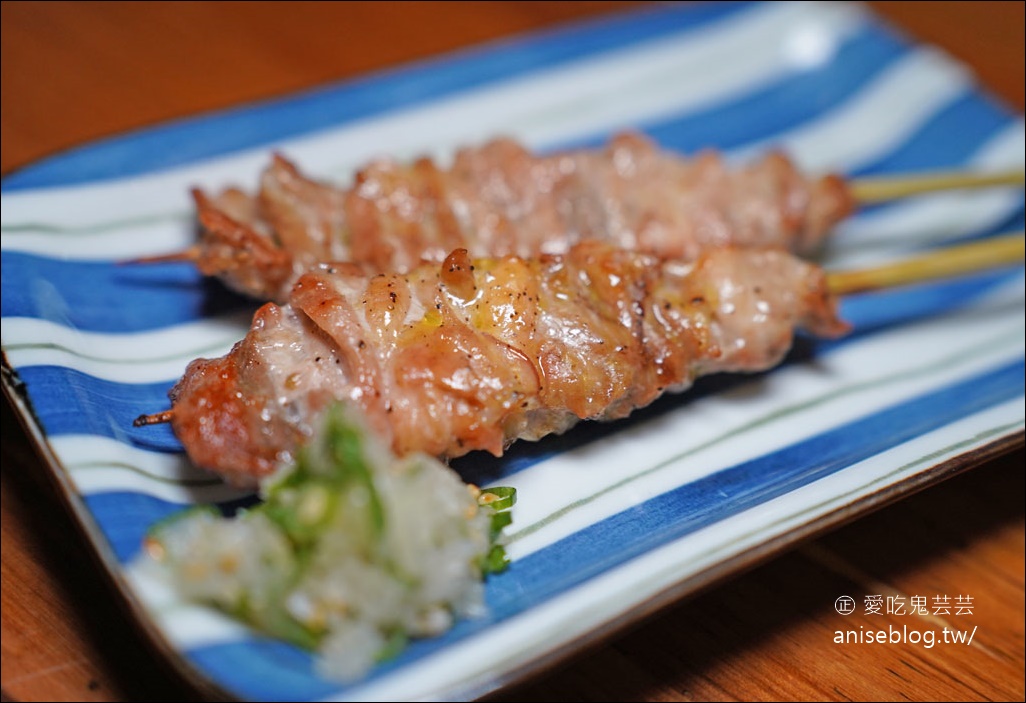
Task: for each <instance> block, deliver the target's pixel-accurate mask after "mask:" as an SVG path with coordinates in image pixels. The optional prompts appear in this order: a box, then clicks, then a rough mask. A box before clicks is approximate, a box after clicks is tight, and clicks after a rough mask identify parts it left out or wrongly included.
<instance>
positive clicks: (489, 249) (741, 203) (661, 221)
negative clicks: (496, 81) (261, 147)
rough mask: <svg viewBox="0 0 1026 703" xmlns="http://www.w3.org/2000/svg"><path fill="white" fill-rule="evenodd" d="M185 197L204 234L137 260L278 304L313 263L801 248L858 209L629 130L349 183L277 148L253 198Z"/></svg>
mask: <svg viewBox="0 0 1026 703" xmlns="http://www.w3.org/2000/svg"><path fill="white" fill-rule="evenodd" d="M193 195H194V198H195V200H196V206H197V211H198V215H199V222H200V230H201V235H200V241H199V243H198V244H197V245H196V246H195V247H193V248H192V249H191V250H189V251H187V252H185V253H183V254H179V255H172V256H170V257H154V258H151V259H148V260H149V261H156V260H168V259H175V258H179V259H181V258H185V259H192V260H194V261H195V262H196V264H197V266H198V267H199V269H200V270H201V271H202V272H203V273H204V274H206V275H211V276H219V277H220V278H221V279H222V280H224V281H225V282H226V283H227V284H228V285H229V286H230V287H232V288H234V289H236V290H238V291H240V292H243V293H247V294H249V295H251V296H254V297H256V298H260V299H263V300H276V301H279V302H284V301H286V300H287V299H288V294H289V291H290V290H291V287H292V285H293V284H294V283H295V281H296V280H297V279H298V277H299V276H300V275H302V273H303V272H305V271H307V270H308V269H310V268H312V267H313V266H315V265H317V264H318V263H323V262H348V263H350V264H354V265H356V266H357V267H360V269H361V270H363V271H365V272H367V273H378V272H382V271H399V272H405V271H409V270H410V269H412V268H413V267H415V266H417V265H418V264H419V263H420V262H421V261H422V260H428V261H434V262H438V263H440V262H441V261H442V260H443V259H444V258H445V256H446V255H447V254H448V253H449V252H450V251H452V250H453V249H456V248H465V249H467V250H468V251H469V252H470V255H471V256H472V257H478V256H506V255H511V254H513V255H518V256H523V257H532V256H537V255H539V254H558V253H565V252H567V251H568V250H569V249H570V248H571V247H572V246H573V245H574V244H575V243H577V242H579V241H582V240H584V239H598V240H601V241H604V242H607V243H609V244H611V245H613V246H616V247H621V248H625V249H633V250H637V251H641V252H644V253H648V254H654V255H656V256H659V257H663V258H672V259H679V260H683V261H693V260H695V259H696V258H698V256H699V255H700V254H701V253H702V252H704V251H705V250H707V249H709V248H712V247H722V246H730V245H733V246H755V247H766V246H771V247H783V248H786V249H790V250H791V251H794V252H797V253H808V252H809V251H810V250H812V249H814V248H815V247H816V245H817V244H818V243H819V242H820V240H821V239H822V238H823V236H824V235H825V234H826V232H827V231H829V230H830V228H832V227H833V225H834V224H836V223H837V222H838V221H839V220H841V219H843V218H844V217H846V216H847V215H848V214H850V212H851V211H852V209H853V207H854V201H853V200H852V197H851V194H850V192H849V190H848V188H847V186H846V185H845V183H844V182H843V181H842V180H841V179H840V178H838V177H837V176H824V177H820V178H807V177H805V176H803V175H802V174H800V173H799V172H798V170H797V169H796V167H795V166H794V164H793V163H792V162H791V161H789V160H788V159H787V158H786V157H784V156H783V155H781V154H777V153H772V154H770V155H768V156H766V157H764V158H763V159H761V160H760V161H758V162H755V163H753V164H750V165H748V166H746V167H743V168H739V169H733V170H732V169H729V168H728V167H727V165H726V164H725V162H724V160H723V158H722V157H721V156H720V155H718V154H716V153H715V152H712V151H707V152H704V153H701V154H699V155H697V156H696V157H695V158H692V159H685V158H683V157H681V156H679V155H675V154H671V153H668V152H665V151H660V150H659V149H658V147H657V146H656V145H655V144H654V143H653V142H651V141H650V140H649V139H647V138H646V137H644V136H642V135H640V134H636V133H627V134H621V135H619V136H617V137H615V138H614V139H613V140H612V141H611V142H610V143H609V144H608V145H607V146H606V147H605V148H604V149H600V150H580V151H574V152H566V153H559V154H554V155H551V156H537V155H533V154H531V153H530V152H528V151H527V150H526V149H524V148H523V147H522V146H520V145H519V144H517V143H516V142H514V141H512V140H510V139H497V140H494V141H492V142H489V143H487V144H485V145H484V146H481V147H479V148H468V149H463V150H461V151H459V152H458V153H457V154H456V157H455V160H454V163H453V165H452V167H451V168H450V169H448V170H442V169H440V168H439V167H438V166H436V165H435V164H434V163H432V162H431V161H430V160H429V159H420V160H418V161H416V162H415V163H413V164H411V165H401V164H398V163H396V162H394V161H391V160H386V159H379V160H377V161H374V162H372V163H371V164H370V165H368V166H367V167H365V168H364V169H362V170H361V171H360V172H359V173H358V174H357V175H356V179H355V183H354V185H353V187H352V188H351V189H348V190H343V189H339V188H336V187H334V186H330V185H327V184H325V183H321V182H317V181H314V180H311V179H309V178H306V177H304V176H303V175H302V174H301V173H300V172H299V170H298V169H297V168H296V167H295V166H294V165H293V164H291V163H289V162H288V161H287V160H285V159H284V158H283V157H281V156H275V157H274V159H273V162H272V163H271V165H270V166H269V167H268V168H267V169H266V170H265V172H264V173H263V175H262V177H261V181H260V190H259V194H258V195H257V196H255V197H252V196H249V195H247V194H245V193H243V192H242V191H240V190H237V189H229V190H227V191H225V192H223V193H221V194H220V195H217V196H214V197H212V196H209V195H207V194H205V193H203V192H201V191H194V193H193Z"/></svg>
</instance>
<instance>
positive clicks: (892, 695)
mask: <svg viewBox="0 0 1026 703" xmlns="http://www.w3.org/2000/svg"><path fill="white" fill-rule="evenodd" d="M627 4H628V3H617V2H583V3H564V2H557V3H536V2H531V3H521V2H500V3H430V4H426V3H343V4H322V3H288V5H287V6H285V5H281V4H275V3H271V4H260V3H231V4H222V3H205V2H187V3H174V4H169V3H146V4H142V3H139V4H136V3H87V2H75V3H10V2H4V3H3V5H2V22H0V31H2V42H0V46H2V57H3V60H2V82H0V85H2V102H3V110H2V113H0V132H2V134H0V142H2V143H0V153H2V161H0V168H2V170H3V172H4V173H9V172H10V171H11V170H13V169H15V168H18V167H20V166H23V165H25V164H27V163H30V162H32V161H34V160H36V159H38V158H40V157H43V156H46V155H49V154H53V153H55V152H57V151H60V150H62V149H66V148H69V147H73V146H75V145H77V144H81V143H83V142H86V141H89V140H92V139H95V138H99V137H104V136H109V135H113V134H118V133H120V132H122V131H124V130H128V129H134V128H138V127H142V126H146V125H150V124H153V123H155V122H160V121H164V120H168V119H174V118H179V117H183V116H186V115H190V114H194V113H196V112H199V111H204V110H211V109H219V108H226V107H230V106H233V105H237V104H239V103H241V102H246V101H251V100H258V99H266V98H272V97H275V96H280V95H284V94H287V93H290V92H293V91H296V90H301V89H305V88H311V87H314V86H317V85H320V84H322V83H324V82H328V81H334V80H339V79H345V78H348V77H353V76H357V75H360V74H362V73H365V72H367V71H374V70H379V69H382V68H385V67H388V66H393V65H396V64H397V63H401V62H405V61H409V60H416V59H421V58H425V57H430V56H433V55H436V54H438V53H440V52H445V51H450V50H453V49H458V48H460V47H464V46H468V45H472V44H476V43H480V42H482V41H488V40H494V39H501V38H502V37H507V36H510V35H511V34H515V33H518V32H523V31H528V30H532V29H536V28H544V27H549V26H552V25H553V24H556V23H559V22H562V21H566V20H571V19H574V18H579V17H591V16H596V15H602V14H606V13H609V12H613V11H615V10H617V9H620V8H621V7H623V6H624V5H627ZM872 4H873V5H874V6H875V7H876V8H877V9H878V10H879V11H881V12H882V13H883V14H885V15H887V16H888V17H890V18H891V19H892V20H893V21H895V22H897V23H898V24H900V25H901V26H903V27H905V28H906V30H907V31H908V32H910V33H911V34H913V35H915V36H916V37H917V38H918V39H921V40H927V41H931V42H935V43H938V44H940V45H941V46H943V47H945V48H946V49H947V50H948V51H950V52H951V53H953V54H954V55H955V56H957V57H958V58H960V59H962V60H963V61H966V62H968V63H970V64H971V65H972V66H973V68H974V69H975V70H976V71H977V73H978V75H979V76H980V79H981V81H982V82H983V84H984V85H985V86H987V87H988V88H989V89H990V90H992V91H993V92H995V93H996V94H998V95H1000V96H1001V97H1002V98H1003V99H1004V100H1005V101H1006V102H1007V103H1008V104H1009V105H1010V106H1012V107H1014V108H1015V109H1016V110H1018V111H1022V109H1023V86H1024V76H1023V45H1024V41H1023V27H1024V17H1023V8H1024V4H1023V3H1021V2H1014V3H985V2H975V3H971V4H970V3H892V2H882V3H872ZM2 437H3V444H2V471H0V479H2V487H0V501H2V522H0V528H2V529H0V532H2V583H3V589H2V637H0V652H2V661H3V669H2V671H3V673H2V681H0V684H2V690H3V698H4V699H5V700H25V701H29V700H90V701H121V700H151V699H183V700H193V699H196V698H198V697H199V695H200V694H198V693H197V692H195V691H194V690H192V689H190V688H189V687H188V686H186V685H185V684H184V682H182V681H181V680H180V679H179V678H178V677H177V676H176V675H175V674H174V673H173V672H171V671H169V670H168V669H167V668H166V667H165V665H164V663H163V662H162V661H161V659H160V658H159V657H158V656H156V655H155V654H154V652H153V650H151V649H150V647H149V645H148V643H147V642H146V641H145V640H144V638H143V637H142V636H141V635H140V634H139V633H138V632H137V630H136V629H135V627H134V626H133V625H132V623H131V622H130V621H129V620H128V619H127V617H126V615H125V614H124V612H123V610H122V609H121V608H120V607H119V604H118V602H117V598H116V597H115V595H114V591H113V589H112V588H111V587H110V585H109V584H108V583H107V582H106V580H105V577H104V576H103V575H102V573H101V571H100V569H98V568H97V566H96V564H95V563H94V562H93V557H92V555H91V551H90V548H89V547H88V545H87V544H86V542H85V540H84V539H83V538H82V537H81V536H80V535H79V534H78V532H77V530H76V529H75V527H74V525H73V524H72V522H71V520H70V519H69V518H68V517H67V515H66V514H65V512H64V510H63V507H62V506H61V504H60V502H59V500H58V499H57V497H56V496H55V493H54V491H53V490H52V488H51V487H50V486H49V484H48V482H47V479H46V478H45V474H44V473H43V472H42V471H41V466H40V462H39V460H38V458H37V457H36V455H35V454H34V452H33V450H32V448H31V446H30V444H29V442H28V440H27V438H26V437H25V435H24V433H23V432H22V430H21V428H20V427H19V426H18V422H17V419H16V417H15V416H14V414H13V413H12V411H11V410H10V408H9V406H8V405H7V403H6V402H5V403H4V406H3V418H2ZM1023 461H1024V456H1023V452H1022V451H1021V450H1020V451H1017V452H1015V453H1013V454H1010V455H1007V456H1005V457H1004V458H1002V459H999V460H994V461H990V462H987V463H986V464H984V465H983V466H981V467H979V468H976V469H974V470H972V471H971V472H969V473H967V474H964V475H962V476H960V477H957V478H955V479H952V480H950V481H948V482H946V483H944V484H942V485H940V486H936V487H933V488H930V489H928V490H926V491H925V492H923V493H921V494H918V495H916V496H913V497H911V498H909V499H907V500H904V501H902V502H901V503H900V504H898V505H896V506H893V507H890V508H887V509H885V510H883V511H881V512H879V513H876V514H874V515H872V516H869V517H865V518H863V519H861V520H859V521H857V522H855V523H853V524H851V525H849V526H847V527H845V528H843V529H840V530H838V531H836V532H834V533H833V534H830V535H827V536H823V537H820V538H819V539H817V540H815V541H813V542H811V543H808V544H806V545H805V546H803V547H801V548H799V549H797V550H794V551H791V552H790V553H788V554H786V555H784V556H781V557H779V558H777V559H775V560H773V561H771V562H770V563H768V564H766V565H763V566H761V567H759V568H757V569H755V570H754V571H751V572H749V573H748V574H746V575H743V576H740V577H738V578H735V579H733V580H731V581H729V582H727V583H724V584H720V585H718V586H716V587H715V588H712V589H710V590H709V591H707V592H706V593H704V594H702V595H700V596H698V597H695V598H693V599H691V600H689V601H688V602H685V603H683V604H681V605H679V606H676V607H674V608H671V609H668V610H664V611H662V612H661V613H659V614H658V615H657V616H655V617H653V618H650V619H649V620H648V621H647V622H645V623H643V624H640V625H639V626H638V627H637V628H636V629H634V630H633V631H631V632H629V633H622V634H620V635H619V636H617V637H615V638H613V639H611V640H609V641H608V642H606V643H604V644H601V645H599V646H596V647H593V648H590V649H589V650H587V651H586V652H584V653H582V654H581V655H580V656H578V657H577V658H576V659H575V660H574V661H571V662H561V663H559V664H558V665H557V666H555V668H554V669H553V670H552V671H550V672H548V673H546V674H543V675H542V676H540V677H538V678H537V679H535V680H534V681H532V682H529V683H527V684H525V685H522V686H518V687H515V688H512V689H510V690H508V691H506V692H504V693H503V694H502V695H501V696H499V697H497V700H504V701H505V700H509V701H512V700H539V701H540V700H596V701H597V700H610V699H618V700H643V701H669V700H693V699H698V700H702V699H708V700H736V699H752V700H756V699H757V700H770V699H799V700H813V699H825V700H870V699H891V700H893V699H899V698H907V699H910V700H956V699H965V700H988V699H994V700H1018V701H1021V700H1023V698H1024V695H1026V691H1024V681H1023V666H1024V664H1023V662H1024V644H1023V639H1024V626H1023V619H1024V614H1023V609H1024V595H1023V593H1024V590H1023V572H1024V556H1023V555H1024V550H1026V545H1024V510H1023V495H1024V491H1023V489H1024V486H1023V472H1022V465H1023ZM877 593H879V594H881V595H906V596H912V595H917V594H926V595H930V596H932V595H935V594H950V595H952V596H955V595H956V594H968V595H971V596H972V597H973V598H974V602H975V605H976V607H975V609H974V613H973V615H971V616H960V617H955V616H951V617H949V618H947V619H946V623H942V622H940V621H937V620H934V619H928V618H923V617H919V616H908V615H905V616H900V615H891V616H888V615H882V616H864V615H862V616H860V615H852V616H848V617H847V618H845V617H844V616H841V615H838V614H837V613H836V612H835V611H834V606H833V604H834V600H835V599H836V598H837V597H838V596H840V595H843V594H850V595H852V596H853V597H855V598H857V599H861V598H862V597H863V596H864V595H867V594H877ZM945 624H947V626H949V627H956V628H965V627H967V626H976V627H977V634H976V636H975V638H974V641H973V644H972V645H971V646H964V645H940V644H938V645H936V646H934V647H933V648H931V649H926V648H924V647H922V646H921V645H918V646H917V645H902V644H895V645H891V644H887V645H870V644H863V645H858V644H848V645H838V644H834V642H833V637H834V632H835V631H836V630H838V629H858V627H859V626H860V625H862V626H864V627H865V628H871V627H872V628H884V629H886V628H887V627H888V626H894V627H898V628H900V627H902V626H905V625H907V626H908V627H909V628H913V627H915V628H919V629H923V628H940V627H942V626H944V625H945Z"/></svg>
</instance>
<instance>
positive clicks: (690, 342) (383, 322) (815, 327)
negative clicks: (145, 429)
mask: <svg viewBox="0 0 1026 703" xmlns="http://www.w3.org/2000/svg"><path fill="white" fill-rule="evenodd" d="M796 327H803V328H805V329H807V330H809V331H810V332H812V333H814V334H818V335H824V336H835V335H838V334H842V333H843V332H844V331H846V329H847V326H846V325H845V324H844V323H842V322H840V321H839V320H838V318H837V315H836V301H835V300H834V299H833V298H832V297H831V296H830V294H829V292H828V289H827V286H826V280H825V276H824V274H823V272H822V270H821V269H819V268H817V267H815V266H814V265H812V264H809V263H806V262H804V261H802V260H800V259H797V258H795V257H794V256H792V255H790V254H788V253H787V252H783V251H780V250H768V249H737V248H726V249H713V250H710V251H707V252H705V253H704V254H702V255H701V256H699V257H698V259H697V260H696V261H693V262H690V263H685V262H679V261H666V260H661V259H657V258H655V257H652V256H648V255H644V254H639V253H637V252H631V251H626V250H623V249H618V248H614V247H611V246H609V245H605V244H600V243H596V242H587V243H583V244H579V245H576V246H574V247H573V248H571V249H570V250H569V251H568V252H567V253H566V254H563V255H546V256H541V257H537V258H531V259H527V258H520V257H515V256H508V257H497V258H487V259H477V260H471V259H470V258H469V256H468V254H467V252H466V250H464V249H458V250H455V251H453V252H452V253H451V254H450V255H449V256H448V257H446V259H445V261H444V262H443V263H442V264H441V265H439V264H424V265H421V266H419V267H416V268H415V269H413V270H412V271H410V272H409V273H407V274H389V275H376V276H365V275H360V274H357V273H354V272H352V271H342V270H338V269H333V268H331V267H328V266H325V267H322V268H320V269H318V270H315V271H311V272H308V273H306V274H304V275H303V276H302V278H301V279H300V280H299V282H298V284H297V285H296V287H295V289H294V290H293V292H292V295H291V300H290V304H288V305H284V306H278V305H276V304H273V303H268V304H266V305H264V306H263V307H262V308H260V310H259V311H258V312H257V313H256V315H255V317H254V321H253V325H252V328H251V330H250V332H249V333H248V334H247V336H246V338H245V339H244V340H242V341H241V342H239V343H238V344H237V345H236V346H235V347H234V348H233V349H232V351H231V352H230V353H229V354H227V355H226V356H224V357H222V358H220V359H213V360H208V359H199V360H197V361H194V362H193V363H192V364H190V365H189V367H188V369H187V371H186V373H185V375H184V377H183V378H182V379H181V381H179V383H178V384H177V385H176V386H175V387H174V389H173V390H172V391H171V399H172V403H173V418H172V423H173V427H174V430H175V433H176V434H177V436H178V437H179V439H180V440H181V441H182V443H183V444H184V445H185V447H186V450H187V451H188V453H189V456H190V457H191V459H192V460H193V461H194V462H195V463H196V464H198V465H200V466H204V467H206V468H209V469H212V470H214V471H217V472H219V473H221V474H223V475H225V476H227V477H229V478H230V479H231V480H233V481H236V482H241V483H246V482H251V481H253V480H255V479H257V478H259V477H261V476H264V475H267V474H268V473H270V472H271V471H273V470H274V468H275V467H276V465H277V464H278V463H279V462H280V461H284V460H288V459H289V458H290V457H291V455H292V453H293V452H294V450H295V449H296V448H297V446H299V445H300V444H301V443H303V442H304V441H306V440H307V439H308V438H309V437H310V436H311V434H312V432H313V428H314V427H316V426H317V424H318V421H319V418H320V416H321V415H322V414H323V412H324V411H325V410H326V409H327V408H328V407H329V406H330V405H331V404H332V403H333V402H334V401H336V400H344V401H347V402H349V403H351V404H353V405H354V406H355V407H357V408H358V409H359V412H360V413H361V414H362V415H363V416H364V417H365V418H366V419H367V422H368V424H369V425H370V427H371V428H373V429H374V430H375V431H377V432H379V433H380V434H381V436H382V437H383V438H384V439H385V440H386V441H387V442H390V443H391V445H392V446H393V448H394V449H395V450H396V451H397V452H398V453H399V454H405V453H407V452H411V451H423V452H426V453H428V454H433V455H437V456H441V457H456V456H460V455H462V454H465V453H467V452H469V451H472V450H476V449H484V450H486V451H489V452H492V453H494V454H501V452H502V451H503V449H504V448H505V447H506V446H507V445H508V444H509V443H510V442H512V441H514V440H516V439H529V440H534V439H538V438H540V437H543V436H545V435H547V434H549V433H553V432H563V431H565V430H566V429H568V428H569V427H570V426H572V425H573V424H574V423H575V422H577V421H578V420H581V419H597V420H612V419H616V418H620V417H623V416H625V415H627V414H628V413H630V412H631V411H632V410H633V409H635V408H638V407H642V406H644V405H647V404H649V403H650V402H652V401H653V400H654V399H655V398H657V397H658V396H659V395H661V394H662V393H664V392H677V391H681V390H684V389H685V388H687V387H688V386H689V385H690V384H691V383H692V381H693V380H694V378H696V377H697V376H699V375H703V374H708V373H714V372H719V371H743V372H752V371H759V370H763V369H766V368H769V367H771V366H773V365H775V364H777V363H778V362H779V361H780V360H781V358H782V357H783V356H784V355H785V354H786V352H787V351H788V349H789V348H790V345H791V342H792V339H793V334H794V331H795V329H796Z"/></svg>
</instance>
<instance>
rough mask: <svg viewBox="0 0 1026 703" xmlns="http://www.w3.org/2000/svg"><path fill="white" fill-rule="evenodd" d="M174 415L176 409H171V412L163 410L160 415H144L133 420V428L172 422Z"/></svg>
mask: <svg viewBox="0 0 1026 703" xmlns="http://www.w3.org/2000/svg"><path fill="white" fill-rule="evenodd" d="M174 414H175V411H174V408H171V409H170V410H163V411H161V412H159V413H153V414H152V415H146V414H143V415H140V416H139V417H137V418H135V419H134V420H132V427H145V426H147V425H162V424H164V423H165V422H171V419H172V418H173V417H174Z"/></svg>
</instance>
